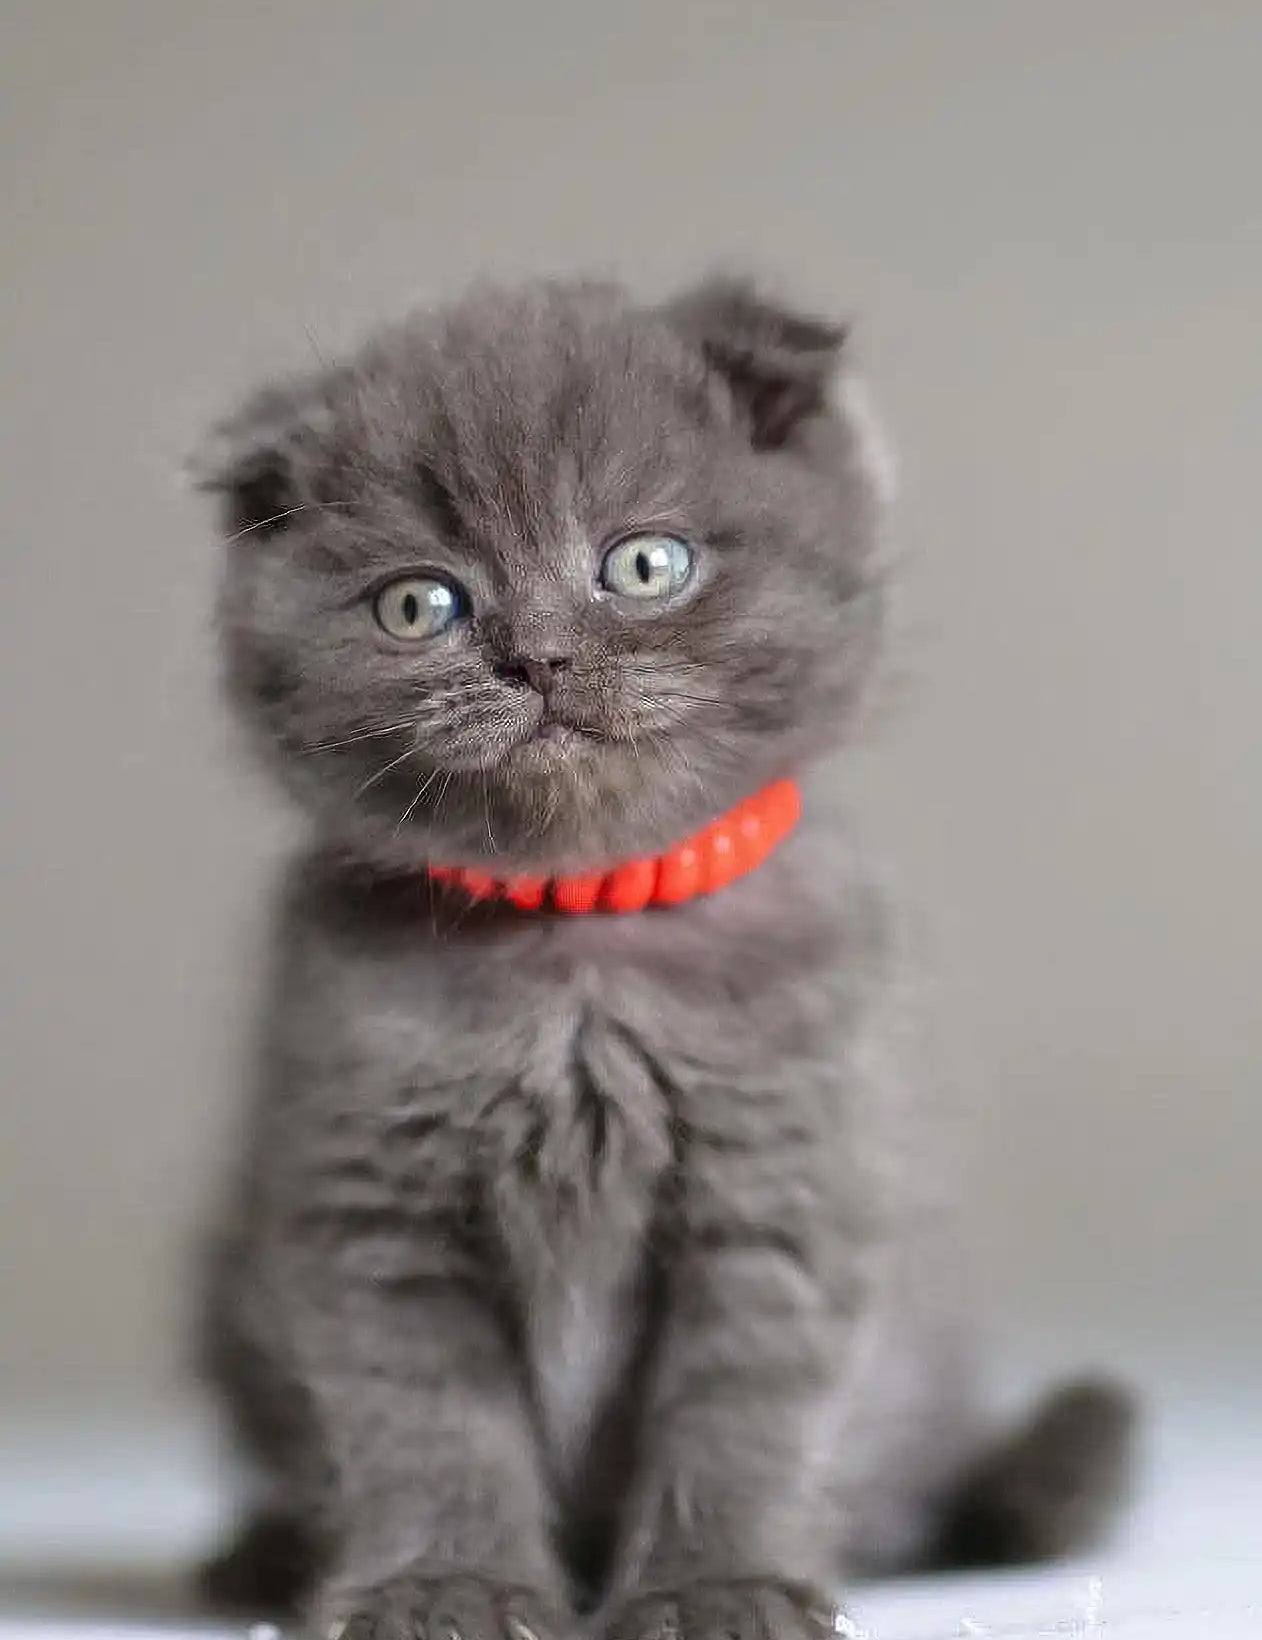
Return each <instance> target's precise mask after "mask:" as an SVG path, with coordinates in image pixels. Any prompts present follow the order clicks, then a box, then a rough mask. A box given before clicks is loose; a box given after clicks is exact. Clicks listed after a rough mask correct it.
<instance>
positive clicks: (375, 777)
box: [351, 745, 420, 803]
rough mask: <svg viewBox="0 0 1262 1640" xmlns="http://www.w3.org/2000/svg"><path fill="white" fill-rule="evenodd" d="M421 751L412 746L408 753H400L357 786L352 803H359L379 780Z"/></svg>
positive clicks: (352, 796) (352, 795)
mask: <svg viewBox="0 0 1262 1640" xmlns="http://www.w3.org/2000/svg"><path fill="white" fill-rule="evenodd" d="M419 750H420V748H419V747H418V746H416V745H411V746H409V747H408V749H407V751H405V752H400V753H399V755H398V757H392V758H391V759H390V761H389V763H387V764H385V765H384V766H383V767H382V768H380V769H378V770H377V772H376V774H370V775H369V776H368V778H367V780H364V781H362V782H361V783H360V784H359V785H358V786H356V788H355V790H354V792H353V793H352V794H351V802H352V803H357V802H358V801H359V799H360V798H361V797H362V796H363V795H364V793H365V792H366V791H369V790H370V789H371V788H372V787H373V786H375V785H376V784H377V782H378V781H379V780H383V779H384V778H385V777H386V775H388V774H389V773H390V771H391V769H397V768H398V766H399V764H400V763H406V762H407V760H408V758H410V757H415V756H416V754H417V752H418V751H419Z"/></svg>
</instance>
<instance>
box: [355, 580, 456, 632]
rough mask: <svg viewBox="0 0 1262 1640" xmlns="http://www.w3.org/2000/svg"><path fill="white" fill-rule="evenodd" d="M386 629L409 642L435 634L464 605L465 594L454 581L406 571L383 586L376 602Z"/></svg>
mask: <svg viewBox="0 0 1262 1640" xmlns="http://www.w3.org/2000/svg"><path fill="white" fill-rule="evenodd" d="M373 609H374V611H375V613H376V616H377V621H378V623H379V624H380V626H381V628H382V630H383V631H384V632H388V633H389V634H390V636H391V637H392V638H400V639H402V640H403V642H405V643H421V642H423V641H424V639H426V638H435V637H437V636H438V634H439V633H440V632H441V631H443V629H444V628H445V627H448V626H450V625H451V623H452V622H453V621H454V620H455V619H456V617H457V616H458V615H459V614H461V612H462V611H463V609H464V594H463V593H462V592H461V591H460V589H459V587H456V586H453V585H452V584H451V582H450V581H438V580H435V579H434V577H433V576H430V575H403V576H400V578H399V579H398V580H397V581H391V582H390V583H389V585H388V586H384V587H382V589H381V591H380V592H379V593H378V594H377V597H376V599H375V601H374V603H373Z"/></svg>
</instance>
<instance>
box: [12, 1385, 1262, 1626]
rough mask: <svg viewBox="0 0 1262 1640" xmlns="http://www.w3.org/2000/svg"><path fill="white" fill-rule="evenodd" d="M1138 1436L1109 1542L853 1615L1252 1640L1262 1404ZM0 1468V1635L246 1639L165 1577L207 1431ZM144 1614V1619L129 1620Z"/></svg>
mask: <svg viewBox="0 0 1262 1640" xmlns="http://www.w3.org/2000/svg"><path fill="white" fill-rule="evenodd" d="M1148 1445H1149V1457H1148V1462H1147V1464H1146V1466H1145V1474H1144V1478H1143V1483H1142V1486H1141V1489H1140V1494H1139V1498H1138V1501H1137V1503H1136V1506H1135V1507H1134V1508H1133V1510H1132V1511H1131V1513H1130V1515H1129V1517H1128V1519H1127V1522H1126V1524H1125V1526H1124V1529H1123V1530H1122V1531H1121V1532H1120V1534H1119V1535H1118V1538H1117V1540H1116V1541H1115V1543H1114V1544H1113V1546H1112V1547H1111V1548H1110V1549H1109V1550H1108V1551H1107V1552H1105V1553H1102V1554H1101V1555H1099V1556H1096V1557H1093V1558H1091V1559H1090V1560H1086V1561H1083V1562H1081V1563H1076V1564H1074V1565H1071V1566H1063V1567H1052V1568H1047V1569H1044V1570H1039V1571H1036V1572H1032V1573H1012V1574H1004V1575H1002V1576H986V1577H976V1576H968V1577H949V1578H936V1579H922V1580H908V1581H905V1582H903V1583H899V1584H889V1585H881V1586H874V1587H869V1588H866V1589H860V1590H857V1591H855V1592H854V1594H853V1595H852V1597H851V1600H850V1610H851V1612H852V1614H853V1616H854V1618H855V1619H856V1621H857V1622H858V1623H859V1624H860V1625H861V1627H862V1628H863V1629H864V1630H865V1631H867V1632H868V1633H869V1634H870V1635H871V1636H872V1637H873V1640H967V1637H968V1636H970V1635H974V1636H975V1635H978V1634H982V1635H985V1636H988V1637H993V1640H1027V1637H1035V1636H1039V1637H1041V1636H1055V1635H1061V1636H1074V1635H1078V1636H1097V1635H1098V1636H1099V1640H1166V1637H1167V1636H1169V1637H1170V1640H1173V1637H1174V1636H1175V1635H1178V1637H1179V1640H1259V1637H1262V1407H1260V1406H1259V1405H1258V1404H1257V1402H1256V1399H1255V1398H1253V1397H1246V1398H1242V1399H1240V1400H1238V1401H1233V1400H1232V1399H1231V1398H1229V1397H1218V1396H1216V1397H1210V1396H1205V1397H1203V1398H1201V1400H1200V1402H1199V1404H1197V1405H1195V1406H1193V1405H1191V1404H1185V1405H1184V1406H1183V1408H1182V1409H1181V1411H1177V1410H1176V1411H1175V1412H1174V1413H1169V1412H1167V1413H1166V1414H1165V1415H1162V1416H1159V1417H1158V1419H1157V1421H1156V1422H1155V1423H1154V1424H1153V1425H1152V1427H1151V1428H1150V1431H1149V1439H1148ZM0 1477H3V1480H2V1484H0V1640H10V1637H16V1636H18V1635H34V1634H39V1635H41V1636H44V1637H47V1640H52V1637H53V1636H54V1635H61V1636H64V1637H65V1640H71V1637H74V1640H80V1637H86V1636H88V1635H91V1636H94V1637H95V1636H101V1637H104V1636H107V1635H121V1634H124V1633H126V1634H134V1635H141V1634H154V1635H157V1634H163V1635H168V1636H171V1635H175V1634H182V1633H193V1632H198V1633H206V1632H212V1633H218V1634H222V1635H225V1636H227V1635H236V1636H238V1637H239V1636H242V1635H244V1633H245V1629H244V1627H241V1628H238V1629H235V1630H233V1629H231V1628H221V1629H209V1630H208V1626H207V1625H206V1624H204V1623H200V1624H199V1623H195V1622H193V1620H192V1619H191V1618H190V1617H189V1615H188V1613H187V1611H186V1610H181V1601H180V1597H179V1592H178V1578H177V1577H176V1573H177V1572H178V1570H179V1568H181V1567H183V1566H186V1565H187V1564H189V1563H190V1562H191V1561H192V1560H194V1559H195V1558H196V1557H197V1556H198V1554H199V1553H200V1552H201V1551H202V1550H204V1548H205V1547H206V1545H207V1544H208V1543H209V1542H210V1541H211V1540H212V1539H213V1538H214V1536H215V1534H216V1532H217V1530H218V1529H219V1525H220V1522H221V1519H222V1512H223V1497H224V1484H223V1476H222V1475H221V1473H220V1472H219V1469H218V1465H217V1463H216V1461H215V1455H214V1444H213V1442H212V1440H211V1439H210V1436H209V1432H208V1431H205V1430H203V1429H200V1428H198V1426H197V1425H196V1424H195V1423H191V1422H190V1421H189V1420H187V1419H186V1418H175V1417H173V1418H172V1419H170V1420H155V1421H154V1422H153V1423H152V1424H151V1425H150V1426H149V1427H148V1428H147V1429H146V1430H144V1431H138V1430H136V1429H131V1430H124V1429H121V1428H116V1429H113V1430H96V1431H93V1430H91V1429H87V1428H85V1429H81V1430H78V1431H76V1432H75V1434H74V1438H73V1440H70V1439H68V1438H67V1435H66V1432H65V1431H64V1429H63V1430H62V1431H61V1432H60V1433H57V1432H55V1431H52V1430H48V1429H45V1430H39V1429H36V1428H31V1427H28V1428H26V1429H25V1430H23V1431H20V1432H18V1431H10V1432H9V1433H8V1435H7V1436H5V1437H4V1438H3V1439H0ZM111 1585H112V1589H111ZM143 1610H149V1611H151V1612H153V1614H154V1615H152V1616H151V1617H150V1619H149V1620H148V1622H147V1624H145V1623H141V1624H139V1625H137V1623H135V1622H133V1623H132V1625H131V1626H130V1627H125V1626H123V1625H124V1624H125V1620H126V1619H127V1618H128V1617H129V1616H131V1615H132V1614H133V1613H136V1612H139V1611H143ZM85 1625H87V1626H85ZM970 1625H971V1627H970ZM1093 1625H1094V1626H1093Z"/></svg>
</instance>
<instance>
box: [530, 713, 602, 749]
mask: <svg viewBox="0 0 1262 1640" xmlns="http://www.w3.org/2000/svg"><path fill="white" fill-rule="evenodd" d="M608 738H609V737H608V735H606V734H604V733H603V731H602V730H600V729H595V728H593V727H592V726H591V725H590V724H587V723H575V722H573V721H572V719H570V718H562V717H556V716H554V715H553V714H552V713H550V712H545V713H544V714H543V716H542V717H541V718H540V719H539V722H538V723H537V724H536V725H535V732H534V734H533V735H531V737H530V739H531V742H533V743H535V744H540V743H541V744H543V745H548V746H556V747H558V748H560V749H564V748H566V747H569V746H575V745H578V744H579V743H580V742H582V741H601V740H607V739H608Z"/></svg>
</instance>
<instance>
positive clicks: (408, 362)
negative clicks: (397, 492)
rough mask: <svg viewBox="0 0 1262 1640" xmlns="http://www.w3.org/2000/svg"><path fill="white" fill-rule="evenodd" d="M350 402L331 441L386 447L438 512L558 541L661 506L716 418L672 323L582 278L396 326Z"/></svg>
mask: <svg viewBox="0 0 1262 1640" xmlns="http://www.w3.org/2000/svg"><path fill="white" fill-rule="evenodd" d="M400 344H402V345H400ZM347 409H348V414H347V415H346V416H345V417H344V418H339V422H340V426H339V429H338V434H337V442H338V443H340V444H342V445H343V446H344V447H345V446H352V447H353V446H356V445H364V446H368V447H371V448H375V449H377V450H379V451H381V452H382V453H383V454H384V455H385V456H386V458H387V459H386V463H385V465H386V466H387V468H389V469H393V474H392V476H395V477H403V478H406V479H408V480H415V481H416V483H417V484H418V486H419V489H420V493H421V495H422V498H423V500H424V502H425V504H427V505H428V506H429V507H430V508H431V509H433V510H435V511H439V512H441V511H444V510H446V511H454V512H456V513H459V514H461V515H462V516H467V515H469V514H473V515H475V519H476V522H478V523H479V524H480V525H482V526H483V527H487V526H490V525H493V524H495V522H496V521H497V520H498V522H499V524H500V526H501V527H504V526H507V527H508V529H509V530H511V531H513V532H515V533H516V534H518V535H520V536H524V537H526V538H530V537H536V536H539V535H543V536H545V537H546V538H547V539H549V540H556V541H558V542H561V541H564V540H565V539H567V538H568V537H572V536H573V535H574V534H575V532H577V531H581V530H586V529H590V528H591V527H593V526H601V525H603V526H607V527H615V526H616V525H617V524H618V523H619V522H620V521H621V520H622V519H623V518H624V517H625V516H626V515H627V514H628V512H633V513H635V514H637V515H643V516H645V517H646V518H653V517H658V516H669V515H670V514H671V512H672V511H674V510H675V509H677V508H678V507H679V506H680V505H681V504H682V503H683V502H684V500H685V499H686V498H685V496H684V493H683V491H684V486H685V485H686V484H687V483H689V482H690V481H691V482H694V483H695V482H696V479H697V477H698V475H699V473H700V472H701V471H702V470H703V468H704V465H705V463H704V459H703V457H704V444H705V437H706V432H707V429H708V428H709V427H710V426H711V424H712V423H713V422H714V420H715V406H714V396H713V389H712V384H711V383H710V381H709V380H708V378H707V376H706V373H705V370H704V368H703V366H702V364H701V362H700V361H699V360H698V359H697V358H696V356H695V355H694V354H693V353H692V352H691V351H690V350H689V349H688V348H686V347H685V346H684V345H683V344H682V342H681V341H680V339H679V338H678V337H677V336H676V335H675V334H674V333H673V332H672V331H671V329H670V328H669V326H667V325H666V324H665V323H664V322H662V321H661V319H660V318H658V317H657V316H655V315H652V314H650V313H646V312H644V311H643V310H636V309H634V308H633V307H631V306H630V304H629V303H628V302H627V301H626V300H625V298H619V297H617V296H616V295H615V294H613V293H604V292H595V291H593V290H592V289H591V288H590V287H581V286H580V287H568V288H567V287H562V288H561V289H559V290H558V289H555V288H548V289H546V290H529V291H526V292H514V293H509V294H499V293H496V294H493V295H490V296H486V295H484V296H481V297H479V298H477V299H474V300H471V301H469V302H466V303H464V304H461V306H460V307H458V308H456V309H454V310H452V311H450V312H448V313H447V314H445V315H442V316H440V317H439V318H438V319H436V320H434V321H432V322H431V323H430V324H428V325H426V326H423V327H418V328H416V329H415V330H410V331H407V332H404V333H402V334H401V335H397V336H396V337H395V338H393V340H392V343H391V345H388V346H387V347H384V348H379V349H376V350H375V351H374V353H373V354H372V355H371V356H370V357H368V358H367V359H365V361H364V363H363V368H362V370H361V371H360V372H358V373H357V374H356V377H355V379H354V382H353V387H352V394H351V402H350V403H349V404H348V406H347ZM344 453H345V454H346V455H347V456H348V457H349V460H350V461H351V463H355V462H356V461H361V460H362V457H361V455H360V453H359V452H358V451H356V450H355V449H354V448H351V449H349V450H344Z"/></svg>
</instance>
